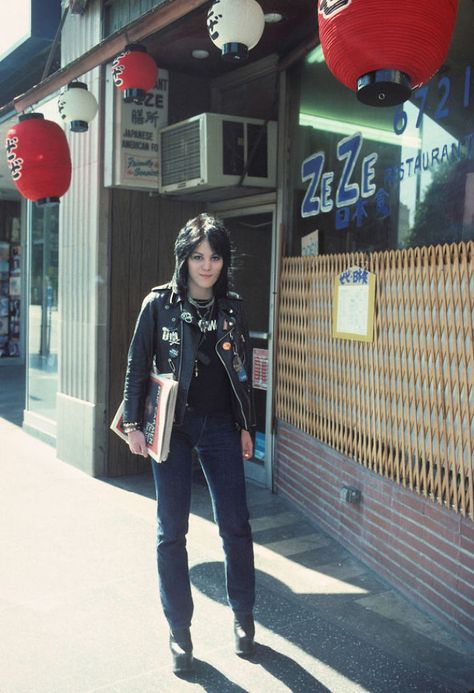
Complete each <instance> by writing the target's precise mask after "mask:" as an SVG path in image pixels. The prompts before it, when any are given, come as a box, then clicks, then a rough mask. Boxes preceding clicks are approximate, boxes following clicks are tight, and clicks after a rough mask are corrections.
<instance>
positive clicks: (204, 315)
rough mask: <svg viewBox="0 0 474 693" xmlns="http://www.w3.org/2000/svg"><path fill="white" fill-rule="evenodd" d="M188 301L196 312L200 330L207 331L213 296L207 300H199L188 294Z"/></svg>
mask: <svg viewBox="0 0 474 693" xmlns="http://www.w3.org/2000/svg"><path fill="white" fill-rule="evenodd" d="M188 301H189V303H190V304H191V305H192V306H194V308H195V309H196V312H197V314H198V317H199V320H198V325H199V329H200V330H201V332H203V333H205V332H207V330H208V328H209V323H210V317H211V314H212V309H213V308H214V301H215V297H214V296H212V297H211V298H210V299H209V300H208V301H205V299H204V301H199V299H194V298H192V297H191V296H188Z"/></svg>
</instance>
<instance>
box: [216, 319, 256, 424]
mask: <svg viewBox="0 0 474 693" xmlns="http://www.w3.org/2000/svg"><path fill="white" fill-rule="evenodd" d="M230 332H232V330H231V331H230ZM230 332H227V334H225V335H224V336H223V337H221V338H220V339H219V341H218V342H217V343H216V354H217V356H218V357H219V359H220V361H221V363H222V365H223V366H224V368H225V371H226V373H227V375H228V376H229V380H230V384H231V385H232V389H233V391H234V395H235V397H236V399H237V401H238V403H239V405H240V411H241V414H242V419H243V420H244V423H245V429H246V430H247V431H248V430H249V426H248V421H247V419H246V417H245V414H244V408H243V406H242V400H241V399H240V397H239V395H238V394H237V390H236V389H235V386H234V383H233V381H232V375H231V373H229V370H228V368H227V366H226V364H225V361H224V359H223V358H222V356H221V355H220V353H219V351H218V350H217V347H218V346H219V345H220V343H221V342H222V340H223V339H225V338H226V337H228V336H229V335H230Z"/></svg>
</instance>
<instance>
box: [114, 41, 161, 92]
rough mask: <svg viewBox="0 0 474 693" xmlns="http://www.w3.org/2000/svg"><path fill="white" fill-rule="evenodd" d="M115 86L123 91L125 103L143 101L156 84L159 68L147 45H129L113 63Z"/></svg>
mask: <svg viewBox="0 0 474 693" xmlns="http://www.w3.org/2000/svg"><path fill="white" fill-rule="evenodd" d="M112 75H113V77H114V82H115V86H116V87H118V88H119V89H120V91H123V93H124V99H123V100H124V101H125V103H141V102H142V101H143V99H144V97H145V94H146V92H147V91H150V90H151V89H153V88H154V87H155V86H156V81H157V79H158V68H157V66H156V63H155V61H154V60H153V58H152V57H151V55H148V53H147V50H146V48H145V46H141V45H139V44H133V45H130V46H127V47H126V48H125V51H124V52H123V53H120V55H118V56H117V57H116V58H115V60H114V62H113V63H112Z"/></svg>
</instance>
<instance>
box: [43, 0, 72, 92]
mask: <svg viewBox="0 0 474 693" xmlns="http://www.w3.org/2000/svg"><path fill="white" fill-rule="evenodd" d="M68 12H69V3H68V4H67V5H66V7H65V8H64V10H63V13H62V15H61V21H60V22H59V26H58V28H57V31H56V35H55V37H54V40H53V43H52V45H51V48H50V49H49V53H48V59H47V60H46V65H45V66H44V70H43V74H42V75H41V81H43V80H44V79H46V77H47V76H48V74H49V71H50V69H51V63H52V62H53V59H54V56H55V54H56V50H57V47H58V43H59V39H60V37H61V32H62V30H63V26H64V22H65V21H66V17H67V15H68Z"/></svg>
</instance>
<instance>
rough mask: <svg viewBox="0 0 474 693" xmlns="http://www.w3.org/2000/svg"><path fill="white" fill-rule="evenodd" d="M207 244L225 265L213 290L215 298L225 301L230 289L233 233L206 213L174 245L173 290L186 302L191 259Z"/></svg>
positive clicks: (192, 223) (189, 223) (182, 230)
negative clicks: (198, 247)
mask: <svg viewBox="0 0 474 693" xmlns="http://www.w3.org/2000/svg"><path fill="white" fill-rule="evenodd" d="M203 241H207V242H208V243H209V245H210V246H211V248H212V250H213V251H214V252H215V253H216V254H217V255H220V256H221V257H222V259H223V261H224V264H223V266H222V270H221V273H220V275H219V279H218V280H217V281H216V283H215V284H214V287H213V288H214V295H215V296H216V298H221V297H222V296H225V295H226V294H227V291H228V289H229V284H230V278H231V265H232V246H231V242H230V236H229V232H228V231H227V229H226V227H225V226H224V224H223V222H222V221H220V219H217V218H216V217H212V216H210V215H209V214H206V213H203V214H199V215H198V216H197V217H194V218H193V219H189V221H187V222H186V224H185V225H184V226H183V228H182V229H181V231H180V232H179V233H178V237H177V238H176V241H175V244H174V256H175V268H174V274H173V290H174V291H175V292H176V293H177V294H179V295H180V296H181V297H182V298H183V297H184V296H185V295H186V289H187V284H188V258H189V257H190V255H191V254H192V253H193V252H194V250H195V248H196V247H197V246H198V245H199V244H200V243H202V242H203Z"/></svg>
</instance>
